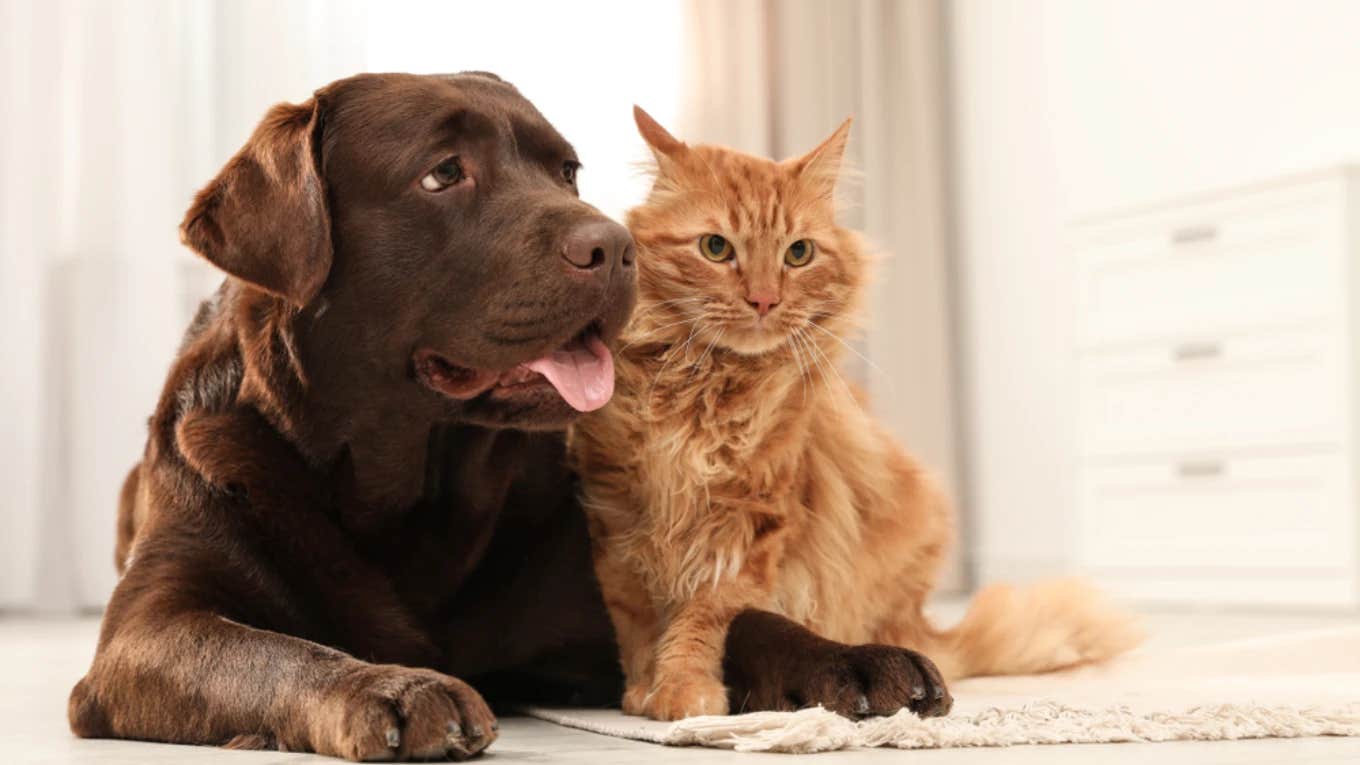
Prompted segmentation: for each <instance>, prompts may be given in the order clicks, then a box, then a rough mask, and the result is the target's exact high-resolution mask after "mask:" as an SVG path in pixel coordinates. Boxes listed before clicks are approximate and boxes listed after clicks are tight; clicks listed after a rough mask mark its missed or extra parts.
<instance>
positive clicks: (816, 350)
mask: <svg viewBox="0 0 1360 765" xmlns="http://www.w3.org/2000/svg"><path fill="white" fill-rule="evenodd" d="M812 351H813V353H814V354H816V355H817V356H820V357H821V358H820V359H819V361H818V364H817V366H818V367H819V368H821V369H823V370H825V369H830V370H831V373H832V374H834V375H836V380H837V381H838V382H839V383H840V385H841V388H842V389H843V390H844V391H845V394H846V395H847V396H849V397H850V398H852V399H853V398H855V392H854V390H853V389H852V388H851V387H850V383H848V382H846V381H845V378H844V377H843V376H841V372H840V370H839V369H837V368H836V362H834V361H832V360H831V359H830V357H828V356H827V355H826V353H824V352H823V351H822V349H821V348H818V347H817V344H816V343H813V344H812ZM823 362H825V365H823ZM822 377H823V379H825V377H826V373H825V371H823V373H822Z"/></svg>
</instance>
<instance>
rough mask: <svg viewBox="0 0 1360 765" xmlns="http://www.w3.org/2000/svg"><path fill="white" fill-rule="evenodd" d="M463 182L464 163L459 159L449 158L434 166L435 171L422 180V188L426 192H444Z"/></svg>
mask: <svg viewBox="0 0 1360 765" xmlns="http://www.w3.org/2000/svg"><path fill="white" fill-rule="evenodd" d="M461 180H463V163H461V162H459V161H458V158H457V157H449V158H448V159H446V160H444V161H443V162H440V163H439V164H437V165H435V166H434V169H433V170H431V171H430V172H428V173H426V174H425V177H424V178H421V179H420V187H421V188H422V189H425V190H426V191H443V190H444V189H447V188H448V187H450V186H453V185H454V184H456V183H458V182H459V181H461Z"/></svg>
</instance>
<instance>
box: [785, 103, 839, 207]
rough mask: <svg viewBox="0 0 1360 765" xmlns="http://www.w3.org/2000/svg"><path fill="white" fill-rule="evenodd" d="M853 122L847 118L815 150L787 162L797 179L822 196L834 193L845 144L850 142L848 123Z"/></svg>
mask: <svg viewBox="0 0 1360 765" xmlns="http://www.w3.org/2000/svg"><path fill="white" fill-rule="evenodd" d="M853 121H854V118H853V117H847V118H846V120H845V122H842V123H841V126H840V127H838V128H836V132H834V133H832V134H831V135H830V137H828V138H827V139H826V140H825V141H822V142H821V143H819V144H817V148H815V149H813V150H812V151H810V152H808V153H807V154H804V155H803V156H801V157H797V158H795V159H792V160H788V161H789V163H790V164H792V166H793V168H794V170H795V172H797V173H798V175H799V177H800V178H801V179H803V180H804V181H805V182H807V183H809V184H812V185H813V186H815V187H817V189H818V191H819V193H821V194H823V195H824V196H827V197H830V196H832V195H834V194H835V192H836V180H837V179H838V178H839V177H840V173H841V160H842V159H843V158H844V157H845V144H846V143H847V142H848V141H849V140H850V123H851V122H853Z"/></svg>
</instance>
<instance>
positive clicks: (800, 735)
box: [526, 627, 1360, 753]
mask: <svg viewBox="0 0 1360 765" xmlns="http://www.w3.org/2000/svg"><path fill="white" fill-rule="evenodd" d="M951 691H952V693H953V694H954V700H955V702H954V711H953V712H952V713H951V714H950V715H949V716H948V717H943V718H933V719H927V720H922V719H920V718H918V717H916V716H915V715H913V714H911V713H910V712H907V711H902V712H899V713H897V714H896V715H894V716H892V717H879V718H870V719H867V720H862V721H858V722H856V721H852V720H847V719H846V718H843V717H841V716H839V715H837V714H834V713H832V712H828V711H826V710H824V709H821V708H816V709H804V710H802V711H799V712H756V713H752V714H744V715H730V716H725V717H719V716H715V717H693V718H690V719H688V720H681V721H679V722H675V723H664V722H654V721H651V720H646V719H643V718H640V717H630V716H627V715H624V714H623V713H622V712H619V711H618V710H607V709H558V708H544V707H535V708H530V709H528V710H526V711H527V713H528V714H530V715H533V716H534V717H538V718H541V719H544V720H548V721H550V722H554V723H557V724H559V725H565V726H569V727H572V728H580V729H582V730H587V731H592V732H595V733H602V734H604V735H608V736H617V737H621V738H630V739H636V740H639V741H650V742H653V743H657V744H666V745H671V746H708V747H717V748H723V749H735V750H737V751H743V752H789V753H802V752H824V751H828V750H832V749H848V748H854V747H880V746H886V747H897V748H900V749H934V748H945V747H963V746H1012V745H1016V744H1074V743H1114V742H1135V741H1178V740H1202V741H1215V740H1227V739H1245V738H1295V737H1301V736H1360V627H1346V628H1340V629H1330V630H1322V631H1316V632H1306V633H1297V634H1292V635H1287V636H1282V637H1271V638H1261V639H1255V640H1246V641H1238V642H1233V643H1223V644H1219V645H1213V646H1202V647H1198V648H1193V649H1182V650H1178V651H1166V652H1150V651H1143V652H1139V653H1135V654H1131V655H1129V656H1128V657H1125V658H1123V659H1121V660H1119V661H1116V662H1111V663H1110V664H1107V665H1104V666H1096V667H1084V668H1081V669H1077V670H1073V671H1068V672H1062V673H1054V674H1049V675H1033V676H1027V677H1004V678H1003V677H996V678H975V679H972V680H964V681H961V682H958V683H955V684H954V685H953V686H952V687H951Z"/></svg>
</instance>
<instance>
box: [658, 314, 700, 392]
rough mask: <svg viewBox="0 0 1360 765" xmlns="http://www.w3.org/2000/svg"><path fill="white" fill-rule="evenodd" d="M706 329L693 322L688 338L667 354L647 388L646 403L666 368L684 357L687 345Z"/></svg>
mask: <svg viewBox="0 0 1360 765" xmlns="http://www.w3.org/2000/svg"><path fill="white" fill-rule="evenodd" d="M706 328H707V327H705V326H703V325H700V324H699V323H698V322H697V321H695V322H694V326H692V327H690V330H689V337H687V338H686V339H685V342H684V344H682V345H680V346H678V347H676V348H674V349H672V352H671V353H669V354H667V355H668V356H669V358H667V359H666V360H665V361H664V362H662V364H661V368H660V369H658V370H656V377H653V378H652V384H651V386H650V387H648V388H647V400H648V401H651V399H652V392H653V391H655V390H656V384H657V383H658V382H660V380H661V376H662V375H663V374H665V373H666V368H667V367H669V366H670V365H671V362H672V361H675V360H676V359H677V358H679V357H680V356H682V355H684V353H685V351H686V349H688V348H689V344H690V343H691V342H693V341H694V338H695V336H696V335H698V334H699V333H701V332H703V330H704V329H706Z"/></svg>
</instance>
